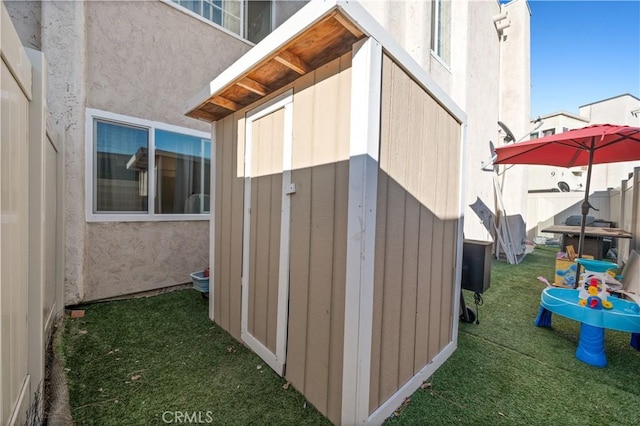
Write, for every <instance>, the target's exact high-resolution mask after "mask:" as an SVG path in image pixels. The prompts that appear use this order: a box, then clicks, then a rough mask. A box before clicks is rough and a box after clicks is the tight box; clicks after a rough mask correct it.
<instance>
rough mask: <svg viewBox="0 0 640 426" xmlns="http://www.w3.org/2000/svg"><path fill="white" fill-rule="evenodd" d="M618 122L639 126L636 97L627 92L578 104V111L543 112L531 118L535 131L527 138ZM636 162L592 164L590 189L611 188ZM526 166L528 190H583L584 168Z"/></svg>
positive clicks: (639, 118) (639, 162)
mask: <svg viewBox="0 0 640 426" xmlns="http://www.w3.org/2000/svg"><path fill="white" fill-rule="evenodd" d="M606 123H609V124H622V125H628V126H640V99H638V98H637V97H636V96H633V95H631V94H629V93H625V94H622V95H618V96H614V97H611V98H607V99H603V100H601V101H596V102H592V103H589V104H586V105H582V106H580V107H579V109H578V114H577V115H576V114H572V113H570V112H566V111H560V112H555V113H552V114H547V115H543V116H541V117H538V118H536V119H535V120H532V121H531V124H532V125H536V130H535V131H533V132H532V133H531V135H530V136H531V139H537V138H539V137H543V136H548V135H554V134H557V133H562V132H566V131H567V130H571V129H578V128H581V127H585V126H588V125H590V124H606ZM639 165H640V161H629V162H624V163H616V164H597V165H595V166H594V167H593V170H592V177H591V190H592V191H602V190H605V189H607V188H615V187H617V186H619V185H620V181H622V180H624V179H627V178H628V175H629V173H632V172H633V168H634V167H637V166H639ZM528 169H529V186H528V188H529V192H549V191H552V192H557V191H562V192H569V191H584V185H585V182H586V167H572V168H569V169H567V168H564V167H553V166H531V167H529V168H528Z"/></svg>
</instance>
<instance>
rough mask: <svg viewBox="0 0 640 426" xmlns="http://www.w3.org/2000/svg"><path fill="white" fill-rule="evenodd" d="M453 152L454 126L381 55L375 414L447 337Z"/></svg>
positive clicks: (456, 148) (454, 217)
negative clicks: (382, 58)
mask: <svg viewBox="0 0 640 426" xmlns="http://www.w3.org/2000/svg"><path fill="white" fill-rule="evenodd" d="M459 158H460V124H459V123H458V122H457V121H456V120H455V119H454V118H453V117H452V116H451V115H450V114H449V113H447V112H446V110H444V109H443V108H442V107H441V106H440V105H439V104H438V103H437V102H436V101H435V100H434V99H433V98H432V97H431V96H430V95H429V94H428V93H427V92H425V91H424V90H423V89H422V88H421V87H420V86H419V85H418V84H417V83H415V82H414V81H413V80H411V79H410V77H409V76H407V75H406V74H405V73H404V71H402V69H401V68H399V67H398V66H397V65H396V64H394V63H393V62H392V60H391V59H389V58H388V57H386V56H385V57H384V60H383V82H382V122H381V147H380V171H379V175H378V210H377V219H376V228H377V229H376V257H375V263H376V265H375V279H374V317H373V335H372V358H371V392H370V400H369V403H370V411H371V412H373V411H374V410H375V409H376V408H378V406H379V405H380V404H381V403H383V402H384V401H385V400H386V399H388V398H389V397H390V396H391V395H393V394H394V393H395V392H396V391H397V390H398V389H399V388H400V387H401V386H402V385H404V384H405V383H406V382H407V381H408V380H409V379H410V378H411V377H412V376H413V375H414V374H416V373H417V372H418V371H419V370H420V369H421V368H422V367H424V366H425V365H426V364H427V363H428V362H429V361H431V360H432V359H433V357H434V356H436V355H437V354H438V353H439V352H440V351H441V350H442V349H443V348H444V347H445V346H446V345H447V344H448V343H449V342H450V341H451V338H452V331H453V330H452V324H453V321H452V319H453V315H454V313H453V305H454V299H453V297H454V294H453V290H454V285H455V283H454V267H455V247H456V241H457V234H456V233H457V222H458V220H459V213H458V210H459V207H458V200H459V193H458V183H459Z"/></svg>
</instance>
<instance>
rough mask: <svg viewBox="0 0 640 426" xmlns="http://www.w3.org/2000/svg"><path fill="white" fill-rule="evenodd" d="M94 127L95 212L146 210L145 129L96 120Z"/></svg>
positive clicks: (146, 138) (146, 142) (146, 156)
mask: <svg viewBox="0 0 640 426" xmlns="http://www.w3.org/2000/svg"><path fill="white" fill-rule="evenodd" d="M94 131H95V141H96V142H95V170H94V173H95V177H96V178H95V182H94V184H95V186H94V213H99V212H128V213H135V212H146V211H147V209H148V204H147V200H148V197H147V195H148V181H147V174H148V150H149V137H148V131H147V129H145V128H139V127H133V126H126V125H122V124H116V123H110V122H106V121H96V122H95V128H94Z"/></svg>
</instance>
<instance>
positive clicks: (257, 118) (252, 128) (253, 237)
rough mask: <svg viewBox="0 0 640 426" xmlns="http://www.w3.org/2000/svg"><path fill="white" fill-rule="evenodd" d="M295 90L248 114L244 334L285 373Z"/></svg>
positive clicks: (292, 190)
mask: <svg viewBox="0 0 640 426" xmlns="http://www.w3.org/2000/svg"><path fill="white" fill-rule="evenodd" d="M292 99H293V97H292V93H291V92H290V91H289V92H286V93H284V94H282V95H280V96H278V97H276V98H275V99H272V100H271V101H269V102H267V103H265V104H263V105H261V106H259V107H257V108H256V109H254V110H252V111H249V112H248V113H247V115H246V120H245V126H246V127H245V141H244V142H245V166H244V176H245V187H244V206H245V207H244V234H243V250H242V324H241V335H242V340H243V341H244V342H245V343H246V344H247V345H248V346H249V347H250V348H251V349H253V350H254V351H255V352H256V353H257V354H258V355H259V356H260V357H261V358H262V359H263V360H264V361H265V362H266V363H267V364H268V365H269V366H270V367H271V368H272V369H273V370H274V371H276V372H277V373H278V374H280V375H281V376H282V375H283V374H284V366H285V362H286V359H285V358H286V342H287V320H288V300H289V227H290V195H291V194H293V193H294V192H295V187H294V185H292V184H291V150H292V111H293V109H292Z"/></svg>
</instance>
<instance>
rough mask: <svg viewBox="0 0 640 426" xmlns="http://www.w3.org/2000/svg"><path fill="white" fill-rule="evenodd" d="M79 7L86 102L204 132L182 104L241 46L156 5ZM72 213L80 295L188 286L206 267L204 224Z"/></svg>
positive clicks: (71, 170)
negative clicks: (81, 244)
mask: <svg viewBox="0 0 640 426" xmlns="http://www.w3.org/2000/svg"><path fill="white" fill-rule="evenodd" d="M85 7H86V21H87V25H86V52H87V53H86V54H87V56H86V60H87V63H86V71H87V73H86V78H87V84H86V87H87V94H86V106H87V107H90V108H97V109H101V110H105V111H108V112H113V113H118V114H124V115H127V116H131V117H136V118H143V119H147V120H154V121H159V122H162V123H168V124H173V125H178V126H185V127H189V128H192V129H197V130H203V131H210V126H208V125H207V124H205V123H202V122H198V121H196V120H193V119H190V118H188V117H185V116H184V115H183V112H184V111H183V110H184V104H185V103H186V101H187V100H188V99H189V98H190V97H191V96H192V95H193V93H195V92H197V91H198V90H199V89H200V88H201V87H202V86H204V85H205V84H206V83H207V82H209V81H210V80H211V78H212V77H213V76H215V75H217V74H218V73H220V72H221V71H222V70H224V69H225V68H226V67H228V66H229V65H230V64H231V63H232V62H233V61H234V60H236V59H237V58H238V57H239V56H241V55H242V54H243V53H244V52H246V51H247V50H248V49H249V47H250V46H249V45H248V44H246V43H243V42H242V41H240V40H238V39H237V38H235V37H232V36H229V35H228V34H226V33H224V32H223V31H218V30H216V29H214V28H212V27H211V26H210V25H207V24H205V23H203V22H201V21H199V20H197V19H194V18H192V17H190V16H188V15H187V14H185V13H182V12H181V11H179V10H177V9H176V8H174V7H171V6H169V5H167V4H164V3H163V2H159V1H147V2H100V1H96V2H87V3H86V5H85ZM123 16H126V17H127V19H122V17H123ZM212 49H213V51H214V52H215V55H214V57H215V60H214V61H212V60H211V55H210V54H208V53H210V52H212ZM185 58H188V60H185ZM202 70H206V72H202ZM85 146H90V145H88V144H87V145H85ZM212 150H213V149H212ZM79 165H82V166H83V163H80V164H79ZM77 166H78V165H77V164H76V163H73V164H70V165H68V166H67V181H69V182H70V184H73V185H75V186H77V187H84V184H83V180H84V179H85V175H84V172H83V171H82V170H79V169H78V167H77ZM78 219H79V218H78V217H77V216H75V215H73V216H71V215H70V216H69V217H68V218H67V221H68V223H67V229H70V230H71V232H72V234H75V230H76V228H77V227H79V226H83V227H84V241H85V250H84V253H85V259H84V262H85V271H84V276H85V279H86V281H85V297H84V299H85V300H93V299H96V298H101V297H110V296H115V295H119V294H126V293H125V292H126V291H129V292H137V291H143V290H148V289H151V288H159V287H163V286H170V285H175V284H181V283H186V282H189V281H190V280H191V278H190V276H189V273H190V272H194V271H197V270H202V269H203V268H205V267H206V266H208V263H209V261H208V251H209V244H208V238H207V235H208V229H209V228H208V227H209V224H208V222H207V221H193V222H185V223H182V224H178V223H165V222H148V223H145V224H140V223H118V224H107V223H104V224H96V223H87V224H82V225H80V224H78V223H77V222H76V221H77V220H78ZM69 221H71V222H72V223H69ZM178 229H179V230H180V232H179V233H176V230H178ZM131 247H135V248H136V249H133V250H132V249H131ZM143 247H144V248H145V250H143V249H142V248H143ZM147 248H148V250H147ZM176 248H179V251H176ZM149 250H151V252H149ZM151 253H153V255H151ZM157 259H163V260H164V261H163V262H160V261H158V260H157Z"/></svg>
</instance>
